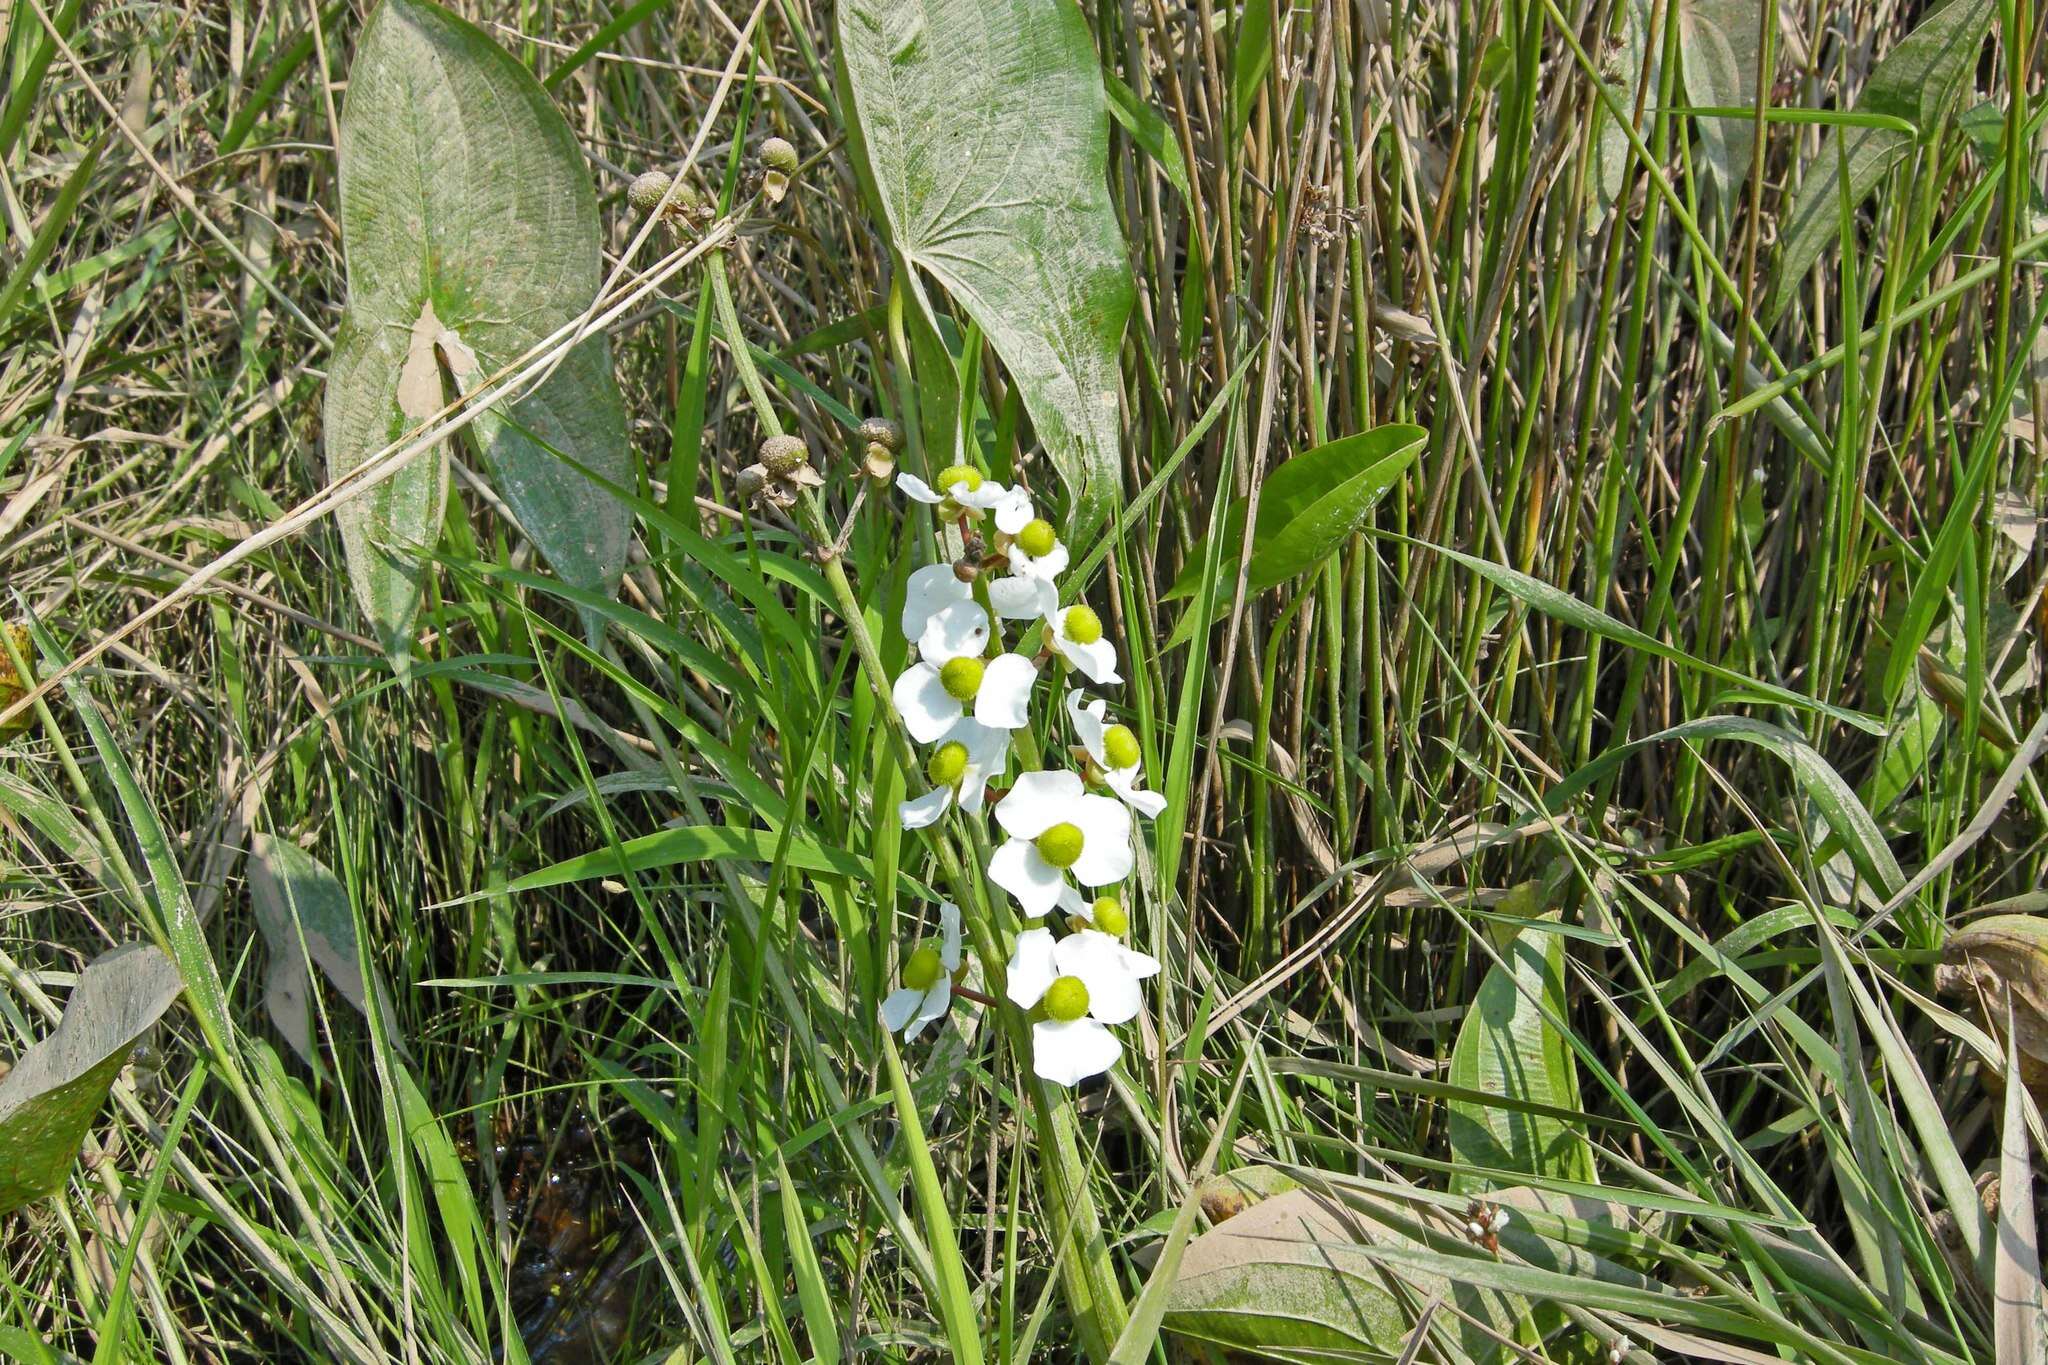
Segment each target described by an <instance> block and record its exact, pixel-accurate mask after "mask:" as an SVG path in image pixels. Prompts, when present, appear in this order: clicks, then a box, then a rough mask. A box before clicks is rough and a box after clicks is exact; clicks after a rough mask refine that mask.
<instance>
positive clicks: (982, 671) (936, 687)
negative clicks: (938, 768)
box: [894, 602, 1038, 744]
mask: <svg viewBox="0 0 2048 1365" xmlns="http://www.w3.org/2000/svg"><path fill="white" fill-rule="evenodd" d="M966 605H967V606H968V607H971V608H973V616H970V615H968V614H967V613H964V612H962V611H961V609H960V607H959V606H957V605H956V606H953V607H948V608H947V609H946V610H945V611H942V612H939V613H938V614H936V615H934V616H933V617H932V619H931V621H930V622H928V623H927V624H926V627H925V629H924V631H923V633H922V634H920V635H919V636H918V640H917V651H918V653H919V654H920V655H922V656H923V657H922V658H921V659H920V660H919V661H918V662H917V663H914V664H912V665H911V666H910V667H909V668H907V669H905V670H904V671H903V673H902V675H901V676H900V677H898V678H897V679H896V686H895V689H894V697H895V700H896V709H897V710H898V711H899V712H901V713H902V715H903V724H904V726H905V728H907V729H908V730H909V731H910V737H911V738H912V739H914V740H916V741H917V742H918V743H919V744H930V743H931V742H932V741H933V740H935V739H941V738H943V737H944V736H945V735H946V734H947V732H948V731H950V730H952V728H953V727H954V726H955V725H957V724H959V723H960V718H961V717H962V716H965V715H966V714H967V713H968V712H967V704H968V703H969V702H972V703H973V704H974V718H975V719H976V720H978V721H980V722H981V723H982V724H983V725H986V726H989V727H990V728H992V729H996V730H1017V729H1021V728H1023V726H1024V725H1025V723H1026V722H1027V721H1028V720H1029V719H1030V717H1029V715H1028V714H1027V712H1028V711H1029V709H1030V706H1031V685H1032V684H1033V683H1035V682H1037V681H1038V665H1036V664H1034V663H1032V662H1031V660H1029V659H1027V658H1025V657H1024V656H1023V655H1021V654H999V655H997V656H996V657H995V658H993V659H984V658H982V657H981V648H982V645H985V644H986V643H987V641H988V617H987V616H986V615H985V614H983V613H982V611H981V608H980V607H978V606H974V604H973V603H971V602H970V603H967V604H966ZM974 616H978V617H979V618H980V631H979V635H978V638H979V639H980V641H981V644H980V645H977V644H975V643H973V642H974V640H975V639H976V638H977V636H976V632H975V631H974V630H972V629H969V628H968V627H969V625H971V623H972V620H973V617H974Z"/></svg>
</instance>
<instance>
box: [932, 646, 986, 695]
mask: <svg viewBox="0 0 2048 1365" xmlns="http://www.w3.org/2000/svg"><path fill="white" fill-rule="evenodd" d="M982 669H983V664H982V662H981V660H979V659H976V658H973V657H971V656H970V657H965V658H959V659H948V660H947V661H946V663H945V665H944V666H943V667H941V668H940V669H939V686H941V687H943V688H945V689H946V695H947V696H949V697H951V698H952V699H953V700H954V701H973V700H974V694H975V693H977V692H979V691H981V674H982Z"/></svg>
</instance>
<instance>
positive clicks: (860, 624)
mask: <svg viewBox="0 0 2048 1365" xmlns="http://www.w3.org/2000/svg"><path fill="white" fill-rule="evenodd" d="M797 511H798V521H799V524H801V525H802V527H803V529H804V534H806V535H807V536H809V537H810V538H811V540H812V542H813V543H814V544H815V545H817V546H819V547H820V548H822V549H828V550H829V549H830V547H831V544H832V537H831V534H830V530H829V528H828V526H827V523H826V520H825V514H824V511H823V509H822V508H821V507H820V506H819V503H818V499H817V496H816V495H815V494H814V493H812V492H810V491H809V490H805V492H804V495H803V497H802V499H801V500H800V501H799V502H798V503H797ZM823 569H824V575H825V585H826V587H828V588H829V589H830V590H831V592H832V596H833V599H834V601H835V602H836V603H837V604H838V607H839V614H840V616H841V618H842V619H843V620H844V621H845V623H846V631H847V634H848V635H849V636H850V637H851V638H852V640H853V647H854V650H855V652H856V653H857V654H859V656H860V662H861V670H862V671H863V672H864V673H866V674H867V677H868V682H869V684H870V685H871V686H872V687H873V688H874V689H875V697H876V700H877V702H878V703H879V710H880V712H881V714H882V718H883V722H884V725H885V727H886V728H887V730H888V731H889V737H890V740H891V742H892V744H893V747H894V749H895V753H896V762H897V764H898V766H899V767H901V768H902V770H903V772H904V774H905V775H906V776H912V777H915V776H918V775H920V773H921V770H920V768H919V767H918V764H917V756H916V753H915V752H914V751H913V750H912V748H911V746H910V737H909V735H908V733H907V732H906V731H905V730H904V728H903V718H902V717H901V716H900V715H898V714H897V711H896V706H895V702H894V701H893V700H892V688H891V683H890V679H889V674H888V671H887V670H886V669H884V668H883V667H882V654H881V651H880V650H879V649H877V648H876V646H875V639H874V636H873V634H872V633H870V632H869V630H868V624H867V616H866V614H865V612H864V611H863V609H862V607H861V603H860V598H859V597H858V596H857V595H856V594H855V593H854V590H853V584H852V583H851V582H850V581H849V580H848V578H847V576H846V566H845V565H844V564H843V563H842V562H841V561H840V558H839V556H838V555H836V554H827V555H824V556H823ZM974 834H975V837H976V841H977V844H978V845H979V844H985V841H986V835H985V834H983V833H982V832H981V831H979V830H975V831H974ZM931 845H932V849H933V851H934V852H935V853H937V855H938V859H939V870H940V871H941V872H942V873H943V874H944V877H945V880H946V883H947V885H949V886H951V887H952V888H953V890H954V894H955V896H956V897H958V900H959V904H960V907H961V919H962V921H963V922H964V924H965V925H966V928H967V931H968V934H969V936H970V937H972V939H973V940H974V951H975V952H976V953H977V954H979V955H980V957H981V966H982V980H983V981H985V982H986V983H987V984H988V987H989V991H990V993H991V994H992V995H994V996H1001V995H1002V994H1003V993H1004V974H1003V964H1004V963H1005V961H1007V957H1006V954H1005V952H1004V949H1003V946H1002V943H1001V940H1000V939H998V937H997V935H996V930H995V925H994V923H993V916H992V913H991V911H992V906H991V903H990V902H989V900H988V898H987V893H986V888H985V887H984V886H983V885H982V883H981V879H980V878H979V877H978V876H975V877H970V876H969V875H968V872H967V870H966V868H965V867H964V866H963V864H962V862H961V859H960V855H959V852H958V850H956V849H955V848H954V846H953V841H952V840H951V839H950V838H948V837H945V836H942V835H939V834H937V833H936V832H934V834H933V837H932V840H931ZM980 851H981V852H984V853H985V852H986V850H985V848H983V849H981V850H980ZM981 865H984V862H983V860H977V863H976V866H981ZM995 1015H996V1017H997V1018H998V1019H999V1020H1000V1021H1001V1027H1002V1029H1003V1032H1004V1034H1005V1036H1006V1037H1007V1038H1008V1039H1009V1042H1010V1049H1011V1052H1012V1053H1013V1054H1014V1055H1015V1056H1016V1057H1017V1058H1018V1059H1019V1060H1020V1061H1021V1062H1024V1063H1025V1066H1024V1068H1023V1069H1024V1070H1025V1071H1026V1072H1028V1071H1029V1070H1030V1067H1029V1058H1030V1056H1031V1031H1030V1026H1029V1024H1028V1022H1027V1021H1026V1019H1025V1018H1024V1015H1023V1013H1022V1012H1021V1011H1019V1010H1014V1009H998V1010H996V1011H995ZM1023 1089H1024V1091H1025V1092H1026V1093H1027V1094H1029V1095H1030V1097H1031V1105H1032V1109H1033V1111H1034V1114H1035V1116H1036V1118H1037V1120H1038V1128H1039V1138H1040V1142H1039V1165H1040V1170H1041V1174H1042V1177H1043V1179H1044V1182H1045V1185H1046V1188H1047V1191H1048V1193H1049V1195H1050V1198H1051V1205H1052V1212H1053V1214H1054V1216H1055V1222H1056V1224H1057V1226H1058V1227H1060V1228H1063V1229H1066V1230H1067V1236H1068V1237H1069V1238H1070V1239H1071V1241H1070V1244H1069V1245H1068V1246H1067V1247H1066V1248H1065V1249H1064V1250H1063V1251H1062V1254H1061V1256H1060V1277H1061V1280H1062V1283H1063V1285H1064V1287H1065V1289H1066V1294H1067V1302H1068V1306H1069V1307H1070V1308H1071V1309H1072V1310H1073V1313H1074V1320H1075V1324H1076V1326H1077V1327H1078V1328H1079V1329H1080V1333H1081V1337H1082V1341H1083V1344H1084V1345H1085V1346H1086V1347H1087V1350H1088V1354H1089V1356H1090V1358H1091V1359H1093V1360H1096V1361H1105V1360H1107V1359H1108V1358H1109V1354H1110V1351H1111V1348H1112V1346H1113V1345H1114V1343H1115V1341H1116V1339H1117V1336H1118V1335H1119V1334H1120V1333H1121V1332H1122V1331H1123V1326H1124V1322H1125V1319H1126V1316H1127V1312H1126V1309H1125V1306H1124V1298H1123V1291H1122V1289H1121V1288H1119V1287H1118V1284H1117V1279H1116V1270H1115V1267H1114V1266H1113V1265H1112V1264H1111V1263H1110V1259H1109V1247H1108V1244H1107V1242H1105V1241H1104V1239H1103V1235H1102V1222H1101V1219H1100V1217H1099V1216H1098V1215H1097V1213H1096V1211H1095V1200H1094V1197H1093V1195H1092V1194H1091V1193H1090V1192H1089V1188H1088V1167H1087V1164H1086V1163H1085V1162H1084V1161H1083V1160H1082V1158H1081V1147H1080V1142H1079V1137H1078V1125H1077V1123H1076V1122H1075V1118H1074V1106H1073V1101H1072V1100H1071V1099H1069V1098H1068V1097H1067V1096H1066V1095H1065V1094H1063V1093H1062V1094H1057V1095H1056V1094H1054V1093H1053V1092H1052V1090H1051V1089H1050V1088H1049V1087H1048V1086H1047V1085H1046V1084H1045V1083H1044V1082H1043V1081H1040V1080H1038V1079H1037V1078H1036V1077H1035V1076H1033V1077H1031V1078H1030V1079H1028V1080H1026V1081H1024V1083H1023Z"/></svg>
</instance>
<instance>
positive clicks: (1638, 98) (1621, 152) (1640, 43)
mask: <svg viewBox="0 0 2048 1365" xmlns="http://www.w3.org/2000/svg"><path fill="white" fill-rule="evenodd" d="M1618 8H1619V9H1620V10H1621V45H1620V46H1619V47H1618V48H1616V49H1615V50H1614V51H1613V52H1612V53H1611V54H1610V55H1609V56H1608V58H1607V60H1606V61H1605V62H1604V63H1603V64H1602V67H1601V75H1602V77H1603V78H1604V80H1603V83H1604V84H1605V85H1606V86H1607V87H1608V89H1609V91H1610V92H1611V93H1612V94H1613V96H1614V102H1615V104H1616V106H1618V107H1619V108H1620V109H1621V111H1622V113H1623V114H1624V115H1628V116H1633V115H1634V114H1635V112H1636V107H1637V105H1638V104H1641V106H1642V108H1643V121H1644V123H1645V125H1647V124H1648V122H1649V117H1650V106H1651V105H1652V104H1653V103H1655V101H1654V100H1653V99H1651V98H1649V95H1648V92H1645V91H1644V89H1643V87H1644V85H1645V84H1646V83H1647V85H1648V87H1649V91H1650V92H1654V91H1655V90H1656V89H1657V88H1658V70H1659V63H1658V60H1657V58H1656V57H1655V56H1652V57H1651V59H1650V64H1649V67H1648V68H1647V70H1646V69H1645V68H1644V66H1643V54H1644V52H1645V50H1646V49H1647V47H1648V45H1649V27H1650V7H1649V5H1648V4H1647V3H1646V0H1626V2H1625V3H1623V4H1620V5H1619V6H1618ZM1594 118H1595V122H1596V123H1597V125H1598V127H1599V129H1600V141H1599V143H1598V145H1597V146H1596V148H1595V154H1596V159H1595V164H1594V169H1595V172H1596V176H1595V179H1594V184H1593V192H1594V199H1595V201H1596V204H1597V211H1596V212H1595V213H1594V214H1592V215H1591V216H1590V217H1589V218H1588V220H1587V225H1588V228H1589V230H1590V229H1594V228H1598V227H1599V226H1600V224H1601V223H1603V222H1605V221H1606V219H1607V216H1608V215H1609V214H1610V213H1612V212H1614V205H1615V203H1616V202H1617V201H1618V200H1619V199H1620V198H1621V192H1622V188H1623V185H1624V183H1625V182H1626V180H1627V177H1628V165H1629V157H1630V155H1631V154H1632V151H1633V149H1632V148H1631V147H1630V146H1629V141H1628V132H1627V130H1626V129H1624V128H1623V127H1622V126H1621V123H1620V121H1619V120H1617V119H1616V118H1615V116H1614V114H1613V113H1612V112H1611V111H1610V110H1609V109H1608V108H1607V105H1606V103H1605V102H1604V101H1599V102H1596V103H1595V105H1594ZM1642 132H1643V134H1644V136H1645V137H1647V136H1648V135H1649V129H1648V127H1647V126H1645V127H1644V128H1643V130H1642Z"/></svg>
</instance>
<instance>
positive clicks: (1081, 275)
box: [838, 0, 1132, 538]
mask: <svg viewBox="0 0 2048 1365" xmlns="http://www.w3.org/2000/svg"><path fill="white" fill-rule="evenodd" d="M838 31H839V59H840V62H841V77H842V85H843V88H844V90H845V92H846V96H847V101H846V103H847V108H848V112H849V114H850V115H851V117H852V119H853V120H854V121H855V122H856V124H857V129H856V132H857V135H858V138H857V145H858V147H859V149H860V151H861V153H862V154H863V156H864V158H865V161H866V168H867V174H868V177H869V183H870V185H871V187H872V189H873V192H874V194H875V196H876V197H877V199H878V200H879V201H880V208H881V213H882V217H883V219H884V220H885V221H886V223H887V225H888V230H889V236H890V240H891V242H892V244H893V245H894V247H895V249H896V252H897V253H898V255H899V256H900V257H901V259H902V260H903V261H904V262H906V263H907V264H909V265H910V266H912V267H914V268H915V269H921V270H923V271H925V272H927V273H929V274H930V275H931V276H932V277H933V278H934V279H936V280H938V281H939V283H940V284H942V285H944V286H945V288H946V290H947V292H948V293H950V294H951V295H952V297H953V298H954V299H955V300H957V301H958V302H959V304H960V306H961V307H962V308H964V309H966V310H967V313H968V315H969V316H970V317H972V318H973V319H974V321H975V322H976V323H978V324H980V326H981V330H982V332H983V333H984V334H985V335H986V336H987V337H988V339H989V341H990V342H991V343H992V344H993V345H994V346H995V349H996V353H997V354H998V355H999V356H1001V357H1002V361H1003V364H1004V365H1005V366H1007V367H1008V368H1009V371H1010V374H1011V376H1012V377H1013V378H1014V379H1015V380H1016V382H1017V386H1018V388H1019V390H1020V391H1021V393H1022V395H1023V398H1024V405H1025V407H1026V409H1027V410H1028V411H1029V412H1030V414H1031V421H1032V424H1033V426H1034V427H1036V428H1037V432H1038V439H1039V442H1040V443H1041V444H1042V445H1043V446H1044V447H1045V450H1046V453H1047V454H1048V455H1049V456H1051V458H1052V462H1053V465H1054V467H1055V468H1057V469H1058V470H1059V473H1060V477H1061V478H1062V479H1063V480H1065V482H1066V485H1067V489H1068V493H1069V495H1070V497H1071V498H1072V503H1071V506H1070V509H1069V518H1068V521H1069V526H1068V534H1069V537H1070V538H1079V537H1082V536H1085V535H1086V533H1087V532H1088V531H1090V530H1092V529H1093V528H1095V527H1097V526H1099V525H1101V524H1102V521H1103V520H1104V519H1105V517H1106V516H1107V513H1108V510H1109V508H1110V506H1111V502H1112V499H1113V498H1114V497H1115V496H1116V493H1117V490H1118V488H1119V487H1120V484H1121V478H1120V475H1121V468H1122V465H1121V460H1120V458H1119V454H1118V444H1119V432H1120V422H1119V415H1118V414H1119V409H1118V393H1119V374H1118V360H1117V354H1118V351H1119V349H1120V348H1121V346H1122V341H1123V330H1124V323H1125V321H1126V320H1127V319H1128V318H1129V316H1130V311H1131V302H1132V287H1131V275H1130V267H1129V264H1128V263H1127V261H1126V260H1125V257H1124V244H1123V238H1122V236H1121V234H1120V233H1119V231H1118V228H1117V222H1116V214H1115V211H1114V209H1113V208H1112V206H1111V204H1110V198H1109V186H1108V181H1107V178H1106V177H1107V171H1108V164H1109V109H1108V102H1107V100H1106V98H1105V96H1104V94H1103V87H1102V74H1101V68H1100V66H1099V64H1098V63H1097V61H1096V57H1095V48H1094V45H1093V44H1092V42H1091V41H1090V39H1089V34H1088V22H1087V20H1086V19H1085V18H1084V17H1083V16H1082V13H1081V11H1080V9H1079V8H1078V7H1076V6H1074V5H1070V4H1051V3H1046V0H845V3H842V4H841V5H840V6H839V24H838ZM907 283H908V284H909V285H910V287H911V288H912V289H914V290H917V291H918V292H919V294H920V296H921V293H922V288H921V285H920V284H919V283H918V281H917V279H916V276H915V270H913V273H912V277H911V278H910V280H908V281H907ZM934 378H936V376H934Z"/></svg>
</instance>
